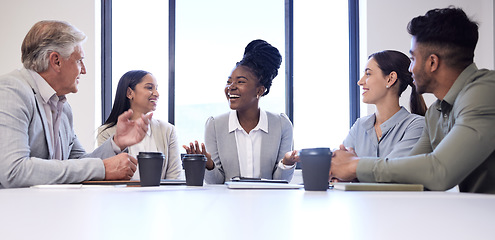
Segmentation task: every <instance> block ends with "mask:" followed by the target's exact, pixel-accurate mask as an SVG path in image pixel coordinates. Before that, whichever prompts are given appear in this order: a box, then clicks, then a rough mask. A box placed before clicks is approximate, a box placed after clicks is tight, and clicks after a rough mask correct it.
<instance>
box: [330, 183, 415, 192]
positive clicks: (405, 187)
mask: <svg viewBox="0 0 495 240" xmlns="http://www.w3.org/2000/svg"><path fill="white" fill-rule="evenodd" d="M331 185H333V189H336V190H343V191H423V189H424V187H423V185H422V184H401V183H342V182H336V183H332V184H331Z"/></svg>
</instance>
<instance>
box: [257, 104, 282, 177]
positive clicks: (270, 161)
mask: <svg viewBox="0 0 495 240" xmlns="http://www.w3.org/2000/svg"><path fill="white" fill-rule="evenodd" d="M267 117H268V133H266V132H262V133H263V135H262V137H261V152H260V161H261V162H260V170H261V177H262V178H268V179H271V178H272V176H273V171H274V170H275V169H274V166H275V162H276V161H277V160H279V159H277V157H278V150H279V145H280V136H281V135H282V133H281V128H280V127H277V124H275V122H276V121H277V120H278V119H277V118H276V117H274V116H273V115H272V114H270V113H269V112H267ZM275 167H276V166H275Z"/></svg>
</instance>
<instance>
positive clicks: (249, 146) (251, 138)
mask: <svg viewBox="0 0 495 240" xmlns="http://www.w3.org/2000/svg"><path fill="white" fill-rule="evenodd" d="M261 131H263V132H265V133H268V117H267V116H266V112H265V111H263V110H260V119H259V121H258V125H256V127H255V128H253V129H252V130H251V131H250V132H249V133H247V132H246V131H245V130H244V129H243V128H242V126H241V124H240V123H239V119H238V118H237V112H236V111H231V112H230V115H229V132H234V133H235V139H236V143H237V156H239V168H240V173H241V177H251V178H259V177H260V176H261V171H260V154H261V136H262V135H261V134H262V132H261Z"/></svg>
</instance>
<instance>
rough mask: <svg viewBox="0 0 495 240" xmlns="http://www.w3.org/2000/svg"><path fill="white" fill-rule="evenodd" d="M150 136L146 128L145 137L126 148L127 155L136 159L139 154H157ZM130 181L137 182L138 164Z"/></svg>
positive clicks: (149, 131) (149, 130)
mask: <svg viewBox="0 0 495 240" xmlns="http://www.w3.org/2000/svg"><path fill="white" fill-rule="evenodd" d="M152 134H153V133H152V132H151V127H149V126H148V132H146V136H144V138H143V140H142V141H141V142H139V143H137V144H135V145H132V146H130V147H128V149H129V155H131V156H132V157H134V158H136V159H137V155H138V154H139V152H158V148H157V147H156V143H155V141H154V140H153V135H152ZM131 180H139V164H138V165H137V169H136V172H134V176H132V178H131Z"/></svg>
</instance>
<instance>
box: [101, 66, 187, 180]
mask: <svg viewBox="0 0 495 240" xmlns="http://www.w3.org/2000/svg"><path fill="white" fill-rule="evenodd" d="M159 97H160V94H159V93H158V91H157V81H156V79H155V77H154V76H153V75H151V73H149V72H146V71H142V70H134V71H129V72H127V73H125V74H124V75H123V76H122V77H121V78H120V80H119V84H118V86H117V91H116V94H115V101H114V104H113V108H112V111H111V113H110V116H108V119H107V120H106V121H105V124H104V125H102V126H101V127H99V128H98V137H97V139H98V145H100V144H103V143H104V142H105V140H106V139H108V138H110V137H111V136H113V135H114V134H115V131H116V127H117V126H116V125H115V123H116V121H117V119H116V116H119V115H120V113H121V112H124V111H127V110H128V109H131V110H132V111H133V115H132V117H131V120H132V119H134V118H139V117H140V116H142V115H143V114H147V113H149V112H152V111H154V110H155V109H156V104H157V101H158V99H159ZM128 149H129V154H130V155H132V156H134V157H136V156H137V155H138V154H139V152H157V151H158V152H162V153H163V154H164V155H165V160H164V161H163V170H162V176H161V178H162V179H178V178H179V175H180V172H181V166H182V164H181V161H180V153H179V145H178V144H177V135H176V133H175V127H174V126H173V125H172V124H170V123H168V122H163V121H160V120H157V119H151V122H150V127H149V129H148V132H147V134H146V136H145V137H144V139H143V140H142V141H141V142H140V143H138V144H135V145H133V146H130V147H129V148H128ZM138 168H139V165H138ZM132 179H133V180H137V179H139V171H138V170H137V171H136V172H135V173H134V176H133V177H132Z"/></svg>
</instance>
